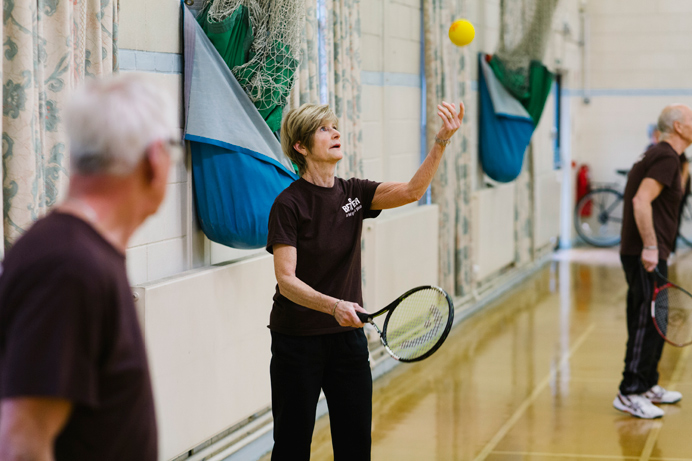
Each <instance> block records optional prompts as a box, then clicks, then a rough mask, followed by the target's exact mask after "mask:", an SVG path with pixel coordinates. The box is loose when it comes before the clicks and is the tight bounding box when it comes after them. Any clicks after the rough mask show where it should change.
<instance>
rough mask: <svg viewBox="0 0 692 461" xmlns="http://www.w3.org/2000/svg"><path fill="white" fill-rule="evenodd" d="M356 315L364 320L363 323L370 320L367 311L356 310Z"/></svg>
mask: <svg viewBox="0 0 692 461" xmlns="http://www.w3.org/2000/svg"><path fill="white" fill-rule="evenodd" d="M356 315H357V316H358V319H359V320H360V321H361V322H363V323H368V322H370V314H367V313H365V312H356Z"/></svg>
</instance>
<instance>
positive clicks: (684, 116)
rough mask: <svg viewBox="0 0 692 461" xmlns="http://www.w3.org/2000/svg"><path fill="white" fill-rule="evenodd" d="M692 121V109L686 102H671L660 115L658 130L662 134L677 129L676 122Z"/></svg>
mask: <svg viewBox="0 0 692 461" xmlns="http://www.w3.org/2000/svg"><path fill="white" fill-rule="evenodd" d="M688 120H690V121H692V109H690V108H689V107H687V106H686V105H684V104H671V105H670V106H666V107H665V108H664V109H663V111H662V112H661V115H660V116H659V117H658V131H660V132H661V134H662V135H665V134H669V133H672V132H673V131H675V122H678V123H685V122H686V121H688Z"/></svg>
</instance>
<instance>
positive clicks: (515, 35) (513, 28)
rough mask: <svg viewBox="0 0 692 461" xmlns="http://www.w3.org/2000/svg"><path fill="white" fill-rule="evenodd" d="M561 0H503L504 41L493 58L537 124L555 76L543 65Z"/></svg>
mask: <svg viewBox="0 0 692 461" xmlns="http://www.w3.org/2000/svg"><path fill="white" fill-rule="evenodd" d="M557 2H558V0H501V3H500V20H501V24H500V43H499V46H498V49H497V51H496V52H495V54H494V55H493V58H492V59H491V61H490V66H491V67H492V69H493V73H494V74H495V75H496V76H497V78H498V79H499V80H500V82H502V85H503V86H504V87H505V88H506V89H507V90H508V91H509V92H510V93H512V95H513V96H514V97H515V98H517V99H518V100H519V101H520V102H521V103H522V105H523V106H524V107H525V108H526V109H527V111H528V112H529V114H530V115H531V117H532V118H533V120H534V123H535V124H536V125H537V124H538V121H539V119H540V117H541V113H542V112H543V107H544V106H545V101H546V99H547V97H548V94H549V93H550V89H551V87H552V83H553V78H554V75H553V74H552V73H551V72H550V71H549V70H548V69H547V68H546V67H545V66H544V65H543V63H542V60H543V56H544V55H545V51H546V47H547V45H548V39H549V38H550V32H551V25H552V21H553V15H554V13H555V8H556V7H557Z"/></svg>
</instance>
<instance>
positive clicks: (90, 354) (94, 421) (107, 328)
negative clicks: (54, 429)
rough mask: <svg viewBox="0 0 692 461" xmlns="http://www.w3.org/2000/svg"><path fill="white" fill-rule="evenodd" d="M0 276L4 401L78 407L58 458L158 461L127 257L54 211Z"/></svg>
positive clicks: (16, 247)
mask: <svg viewBox="0 0 692 461" xmlns="http://www.w3.org/2000/svg"><path fill="white" fill-rule="evenodd" d="M3 269H4V270H3V272H2V275H1V276H0V399H4V398H9V397H57V398H62V399H66V400H69V401H70V402H71V403H72V404H73V410H72V413H71V415H70V417H69V419H68V421H67V424H66V426H65V428H64V429H63V431H62V432H61V433H60V434H59V435H58V438H57V440H56V444H55V459H56V460H57V461H61V460H69V461H81V460H99V461H109V460H113V461H116V460H117V461H121V460H137V461H140V460H141V461H155V460H156V459H157V446H156V444H157V440H156V420H155V415H154V401H153V396H152V390H151V383H150V379H149V368H148V365H147V358H146V354H145V350H144V342H143V339H142V334H141V331H140V327H139V323H138V320H137V314H136V311H135V306H134V303H133V300H132V292H131V290H130V286H129V283H128V281H127V274H126V270H125V256H124V255H123V254H122V253H121V252H119V251H118V250H117V249H116V248H115V247H113V246H112V245H111V244H110V243H108V242H107V241H106V240H105V239H104V238H103V237H102V236H101V235H100V234H99V233H98V232H96V230H94V228H92V227H91V226H90V225H89V224H87V223H86V222H84V221H82V220H81V219H78V218H76V217H74V216H72V215H69V214H64V213H58V212H54V213H51V214H50V215H48V216H47V217H45V218H44V219H42V220H39V221H37V222H36V223H35V224H34V225H33V227H32V228H31V229H30V230H29V231H28V232H27V233H26V234H25V235H24V236H22V238H20V239H19V240H18V241H17V243H16V244H15V245H14V247H13V248H12V249H11V250H10V251H9V252H8V253H7V257H6V258H5V261H4V262H3Z"/></svg>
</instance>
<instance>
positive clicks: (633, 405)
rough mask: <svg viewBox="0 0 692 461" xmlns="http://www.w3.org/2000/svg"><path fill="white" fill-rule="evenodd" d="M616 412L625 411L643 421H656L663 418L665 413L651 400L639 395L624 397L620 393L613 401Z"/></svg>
mask: <svg viewBox="0 0 692 461" xmlns="http://www.w3.org/2000/svg"><path fill="white" fill-rule="evenodd" d="M613 406H614V407H615V409H616V410H620V411H624V412H625V413H629V414H631V415H632V416H636V417H637V418H642V419H654V418H660V417H661V416H663V414H664V412H663V410H661V409H660V408H658V407H657V406H656V405H654V404H653V403H651V401H650V400H649V399H647V398H646V397H644V396H643V395H639V394H629V395H622V394H621V393H619V392H618V395H617V396H615V400H613Z"/></svg>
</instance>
